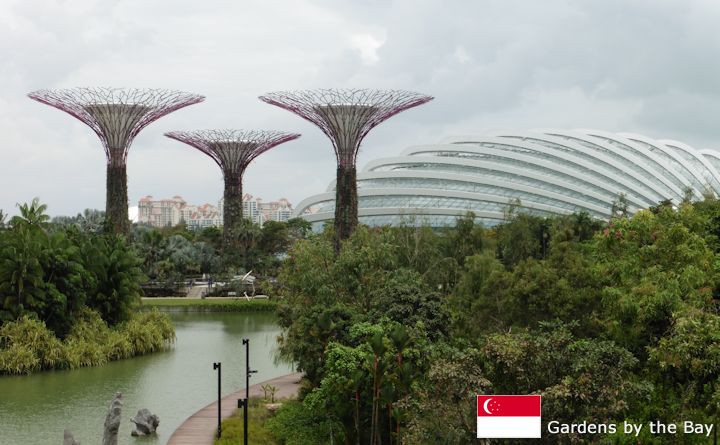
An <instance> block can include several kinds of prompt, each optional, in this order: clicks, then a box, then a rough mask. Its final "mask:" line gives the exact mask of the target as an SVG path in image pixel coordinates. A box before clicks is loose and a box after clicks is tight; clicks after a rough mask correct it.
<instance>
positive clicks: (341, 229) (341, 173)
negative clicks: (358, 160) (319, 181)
mask: <svg viewBox="0 0 720 445" xmlns="http://www.w3.org/2000/svg"><path fill="white" fill-rule="evenodd" d="M355 177H356V168H355V166H354V165H338V168H337V182H336V186H335V223H334V224H335V251H336V252H340V246H341V243H342V240H345V239H348V238H350V235H352V233H353V232H354V231H355V228H356V227H357V225H358V194H357V182H356V181H355Z"/></svg>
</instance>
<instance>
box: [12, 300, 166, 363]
mask: <svg viewBox="0 0 720 445" xmlns="http://www.w3.org/2000/svg"><path fill="white" fill-rule="evenodd" d="M174 340H175V330H174V328H173V326H172V324H171V323H170V319H169V317H168V316H167V315H164V314H161V313H159V312H157V311H155V312H145V313H139V314H135V315H133V316H132V317H131V318H130V319H129V320H127V321H125V322H123V323H120V324H119V325H117V326H116V327H114V328H109V327H108V325H107V323H106V322H105V321H103V319H102V318H100V314H98V313H97V312H95V311H93V310H90V309H85V310H83V311H81V313H80V314H79V315H78V316H77V318H76V320H75V323H74V324H73V325H72V327H71V329H70V332H69V333H68V335H67V336H66V337H65V339H63V340H60V339H58V338H57V337H55V335H54V334H53V332H52V331H50V330H49V329H48V328H47V327H46V326H45V323H43V322H42V321H39V320H37V319H35V318H32V317H30V316H27V315H24V316H22V317H21V318H19V319H18V320H17V321H9V322H6V323H4V324H3V325H2V326H0V375H2V374H30V373H31V372H36V371H42V370H46V369H76V368H81V367H85V366H97V365H102V364H105V363H107V362H108V361H112V360H119V359H123V358H128V357H133V356H136V355H142V354H147V353H150V352H154V351H159V350H161V349H163V348H165V347H166V346H168V345H169V344H171V343H172V342H173V341H174Z"/></svg>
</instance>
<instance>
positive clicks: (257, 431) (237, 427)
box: [215, 398, 280, 445]
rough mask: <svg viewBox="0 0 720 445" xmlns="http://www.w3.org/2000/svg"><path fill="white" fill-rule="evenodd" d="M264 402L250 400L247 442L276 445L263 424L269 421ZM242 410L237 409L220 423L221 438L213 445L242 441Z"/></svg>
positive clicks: (256, 399)
mask: <svg viewBox="0 0 720 445" xmlns="http://www.w3.org/2000/svg"><path fill="white" fill-rule="evenodd" d="M265 403H266V401H264V400H262V399H259V398H251V399H250V411H248V441H249V442H250V443H252V444H255V445H277V444H279V443H280V442H279V441H277V440H276V439H275V437H274V436H273V434H272V433H271V432H270V430H269V429H268V428H266V426H265V423H266V422H267V421H268V419H270V417H271V415H270V412H269V411H268V410H267V409H266V408H265ZM243 431H244V429H243V410H242V409H239V410H237V411H235V413H234V414H233V415H232V416H230V417H228V418H227V419H225V420H224V421H223V423H222V438H220V439H217V438H216V439H215V445H230V444H233V445H235V444H238V443H242V441H243Z"/></svg>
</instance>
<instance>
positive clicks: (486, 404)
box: [483, 397, 492, 415]
mask: <svg viewBox="0 0 720 445" xmlns="http://www.w3.org/2000/svg"><path fill="white" fill-rule="evenodd" d="M491 400H492V397H490V398H489V399H487V400H486V401H485V403H483V409H484V410H485V412H486V413H488V414H490V415H492V413H491V412H490V410H489V409H488V403H490V401H491Z"/></svg>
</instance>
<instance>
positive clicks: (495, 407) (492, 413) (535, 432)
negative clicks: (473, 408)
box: [477, 396, 542, 439]
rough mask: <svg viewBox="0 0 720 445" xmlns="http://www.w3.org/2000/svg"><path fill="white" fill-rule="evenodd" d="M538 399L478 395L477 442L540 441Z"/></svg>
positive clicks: (536, 397) (534, 397)
mask: <svg viewBox="0 0 720 445" xmlns="http://www.w3.org/2000/svg"><path fill="white" fill-rule="evenodd" d="M540 407H541V396H477V437H478V438H479V439H481V438H482V439H520V438H523V439H539V438H540V437H541V433H542V426H541V424H540Z"/></svg>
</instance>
